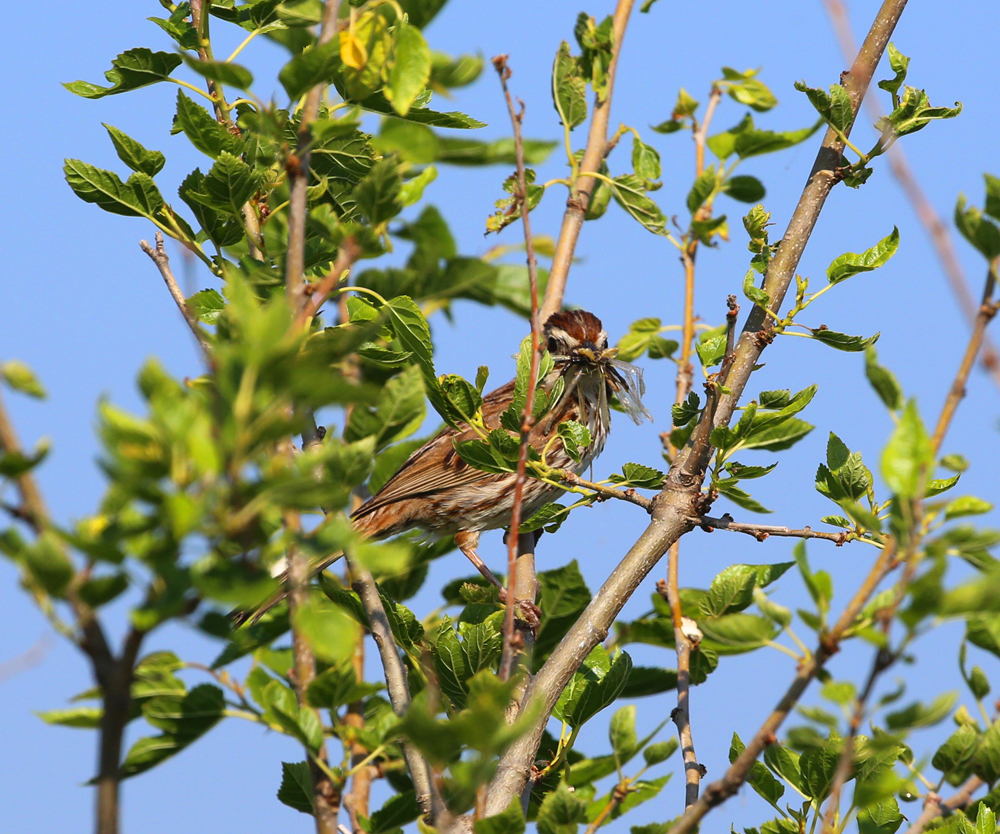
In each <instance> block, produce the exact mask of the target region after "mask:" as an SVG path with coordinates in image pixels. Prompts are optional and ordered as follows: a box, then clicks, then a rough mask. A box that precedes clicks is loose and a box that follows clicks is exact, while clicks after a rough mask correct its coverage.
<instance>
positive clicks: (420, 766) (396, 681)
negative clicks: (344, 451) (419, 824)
mask: <svg viewBox="0 0 1000 834" xmlns="http://www.w3.org/2000/svg"><path fill="white" fill-rule="evenodd" d="M349 565H350V571H351V575H352V576H354V577H355V581H354V590H355V591H356V592H357V594H358V597H359V598H360V599H361V606H362V608H364V610H365V615H366V616H367V617H368V627H369V629H370V630H371V633H372V637H373V638H374V640H375V646H376V647H377V648H378V653H379V657H380V658H381V659H382V668H383V670H384V671H385V683H386V688H387V691H388V694H389V702H390V703H391V704H392V711H393V712H394V713H396V715H398V716H400V717H402V716H403V715H405V714H406V711H407V710H408V709H409V707H410V687H409V684H408V683H407V679H406V677H407V676H406V667H405V666H404V665H403V661H402V660H401V659H400V657H399V648H398V647H397V646H396V640H395V638H394V637H393V636H392V629H391V628H390V627H389V619H388V617H386V614H385V608H384V606H383V605H382V598H381V597H380V596H379V592H378V587H377V586H376V585H375V580H374V579H373V578H372V575H371V571H369V570H368V569H367V568H365V567H363V566H362V565H359V564H358V563H357V562H354V561H353V560H349ZM401 744H402V747H403V758H405V759H406V765H407V767H408V768H409V771H410V776H411V777H412V779H413V786H414V788H415V789H416V794H417V805H418V806H419V807H420V810H421V812H422V813H423V815H424V816H426V817H427V818H428V820H429V822H430V824H431V825H432V826H434V825H436V823H437V821H439V820H440V819H441V818H442V816H443V815H444V814H445V813H446V809H445V806H444V802H443V801H442V799H441V795H440V793H439V792H438V790H437V788H436V787H435V785H434V782H433V780H432V778H431V770H430V766H429V765H428V764H427V760H426V759H425V758H424V757H423V756H422V755H421V754H420V752H419V751H418V750H417V749H416V748H415V747H414V746H413V745H412V744H410V743H409V742H406V741H403V742H401Z"/></svg>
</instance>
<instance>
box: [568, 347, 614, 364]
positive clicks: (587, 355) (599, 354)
mask: <svg viewBox="0 0 1000 834" xmlns="http://www.w3.org/2000/svg"><path fill="white" fill-rule="evenodd" d="M576 352H577V355H579V356H582V357H583V358H584V359H589V360H590V361H591V362H593V363H594V364H595V365H596V364H598V363H599V362H602V361H604V360H605V359H614V358H615V357H616V356H617V355H618V348H605V349H604V350H597V349H596V348H586V347H582V348H577V349H576Z"/></svg>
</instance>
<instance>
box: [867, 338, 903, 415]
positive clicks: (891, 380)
mask: <svg viewBox="0 0 1000 834" xmlns="http://www.w3.org/2000/svg"><path fill="white" fill-rule="evenodd" d="M865 376H866V377H868V382H869V383H870V384H871V386H872V388H874V389H875V393H876V394H878V396H879V399H880V400H882V402H883V403H884V404H885V407H886V408H888V409H889V410H890V411H899V409H901V408H902V407H903V389H902V388H901V387H900V384H899V381H898V380H897V379H896V375H895V374H894V373H893V372H892V371H890V370H889V369H888V368H885V367H883V366H882V365H879V364H878V355H877V354H876V353H875V348H873V347H871V346H869V347H868V348H866V349H865Z"/></svg>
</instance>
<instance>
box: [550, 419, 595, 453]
mask: <svg viewBox="0 0 1000 834" xmlns="http://www.w3.org/2000/svg"><path fill="white" fill-rule="evenodd" d="M558 432H559V437H560V438H562V442H563V448H564V449H565V450H566V454H567V455H569V456H570V458H571V459H572V460H573V461H575V462H576V463H579V462H580V460H581V459H582V456H583V450H584V449H586V448H587V447H589V446H590V442H591V437H590V429H588V428H587V427H586V426H585V425H583V424H582V423H577V422H576V421H575V420H565V421H564V422H562V423H560V424H559V428H558Z"/></svg>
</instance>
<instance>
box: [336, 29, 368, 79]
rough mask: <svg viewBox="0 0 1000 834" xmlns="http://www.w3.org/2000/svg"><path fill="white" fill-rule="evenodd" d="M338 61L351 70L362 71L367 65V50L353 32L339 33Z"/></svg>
mask: <svg viewBox="0 0 1000 834" xmlns="http://www.w3.org/2000/svg"><path fill="white" fill-rule="evenodd" d="M340 60H341V61H343V62H344V63H345V64H346V65H347V66H349V67H350V68H351V69H356V70H359V69H364V66H365V64H367V63H368V50H367V49H365V45H364V44H363V43H361V41H360V40H359V39H358V36H357V35H355V34H354V33H353V32H348V31H343V32H341V33H340Z"/></svg>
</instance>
